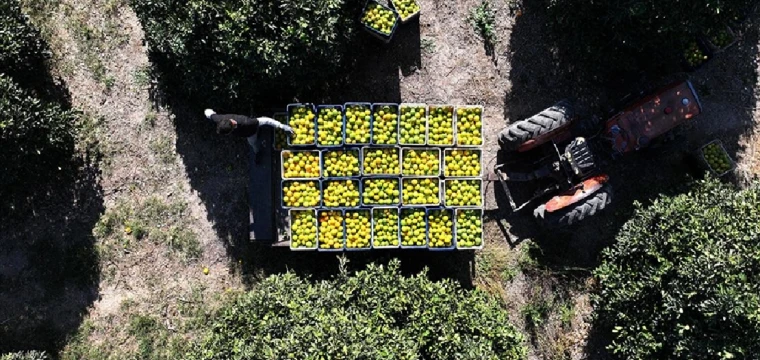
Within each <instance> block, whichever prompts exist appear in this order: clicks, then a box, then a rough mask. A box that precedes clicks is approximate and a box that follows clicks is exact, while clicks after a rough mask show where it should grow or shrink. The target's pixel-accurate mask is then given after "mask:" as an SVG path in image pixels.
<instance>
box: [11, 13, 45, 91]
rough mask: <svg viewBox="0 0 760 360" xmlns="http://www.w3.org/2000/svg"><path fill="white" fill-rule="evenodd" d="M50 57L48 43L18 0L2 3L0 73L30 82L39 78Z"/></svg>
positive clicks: (18, 80) (21, 81)
mask: <svg viewBox="0 0 760 360" xmlns="http://www.w3.org/2000/svg"><path fill="white" fill-rule="evenodd" d="M48 57H49V51H48V48H47V45H46V44H45V43H44V42H43V41H42V39H41V38H40V34H39V32H38V31H37V29H35V28H34V27H33V26H32V25H31V24H29V21H28V20H27V18H26V16H24V15H23V14H22V13H21V8H20V6H19V4H18V2H17V1H16V0H4V1H2V2H0V73H5V74H6V75H7V76H10V77H11V78H13V79H14V81H16V82H17V83H23V82H28V81H29V80H30V79H34V78H37V77H39V74H37V72H38V71H39V70H40V68H42V69H44V68H45V65H44V64H45V60H46V59H47V58H48ZM22 85H23V84H22ZM25 88H27V89H28V87H25Z"/></svg>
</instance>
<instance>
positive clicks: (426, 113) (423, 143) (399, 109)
mask: <svg viewBox="0 0 760 360" xmlns="http://www.w3.org/2000/svg"><path fill="white" fill-rule="evenodd" d="M402 108H423V109H425V127H424V128H425V129H424V130H425V135H424V137H423V138H424V140H423V142H422V143H420V144H409V143H402V142H401V129H402V126H401V109H402ZM398 112H399V122H398V143H399V145H401V146H425V145H427V135H428V106H427V104H420V103H401V104H399V107H398Z"/></svg>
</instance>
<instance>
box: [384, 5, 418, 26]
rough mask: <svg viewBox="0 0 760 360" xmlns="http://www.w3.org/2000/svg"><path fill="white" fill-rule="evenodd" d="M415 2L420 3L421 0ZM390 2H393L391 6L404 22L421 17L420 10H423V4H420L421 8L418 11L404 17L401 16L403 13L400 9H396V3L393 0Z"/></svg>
mask: <svg viewBox="0 0 760 360" xmlns="http://www.w3.org/2000/svg"><path fill="white" fill-rule="evenodd" d="M415 2H416V3H417V5H419V1H416V0H415ZM390 3H391V6H392V7H393V11H395V12H396V16H398V19H399V21H401V23H402V24H406V23H408V22H410V21H412V20H414V19H415V18H418V17H420V11H422V7H421V6H420V10H417V11H416V12H414V13H412V14H411V15H409V16H407V17H405V18H402V17H401V13H400V12H399V11H398V9H396V3H395V2H394V1H393V0H391V1H390Z"/></svg>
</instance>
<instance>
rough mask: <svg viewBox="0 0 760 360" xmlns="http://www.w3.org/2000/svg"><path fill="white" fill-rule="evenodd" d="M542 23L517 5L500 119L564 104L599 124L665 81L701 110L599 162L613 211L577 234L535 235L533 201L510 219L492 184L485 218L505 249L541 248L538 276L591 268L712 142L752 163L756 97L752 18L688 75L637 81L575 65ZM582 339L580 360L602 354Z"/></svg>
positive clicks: (692, 175)
mask: <svg viewBox="0 0 760 360" xmlns="http://www.w3.org/2000/svg"><path fill="white" fill-rule="evenodd" d="M551 21H552V19H550V18H549V16H548V14H547V12H546V9H545V4H544V2H543V1H538V0H524V1H523V14H522V15H521V16H519V17H517V18H516V19H515V24H514V27H513V28H512V34H511V38H510V43H509V49H510V52H509V53H508V58H509V61H510V64H511V70H510V74H509V78H510V80H511V82H512V89H511V91H510V92H509V93H508V94H507V95H506V96H505V111H504V118H505V120H507V121H508V122H510V123H511V122H515V121H518V120H521V119H524V118H527V117H529V116H532V115H533V114H535V113H538V112H539V111H541V110H543V109H545V108H547V107H549V106H551V105H552V104H554V103H556V102H557V101H559V100H561V99H564V98H570V99H572V100H573V101H574V103H575V104H576V106H577V112H578V113H579V115H580V117H581V118H585V117H588V116H591V115H598V116H601V117H602V118H603V119H606V118H607V117H606V115H607V111H608V109H609V108H610V107H612V106H614V104H615V103H616V102H617V100H618V99H620V98H622V97H624V96H625V95H627V94H629V93H634V94H636V93H638V92H639V91H641V90H647V89H648V90H651V89H654V88H656V87H658V86H662V85H665V84H667V83H669V82H671V81H674V80H690V81H691V82H692V83H693V85H694V87H695V88H696V92H697V93H698V94H699V96H700V99H701V102H702V104H703V108H704V109H703V113H702V114H701V115H699V116H698V117H697V118H695V119H694V120H693V121H691V122H689V123H687V124H685V125H683V126H682V127H681V129H678V133H679V136H677V137H676V139H675V140H674V141H672V142H669V143H667V144H665V145H664V146H662V147H660V148H652V149H646V150H642V151H640V152H637V153H634V154H630V155H626V156H625V157H622V158H619V159H616V160H614V161H612V160H607V161H603V162H602V165H601V168H602V170H603V171H604V172H605V173H607V174H608V175H609V176H610V181H611V183H612V186H613V189H614V198H613V203H612V204H611V207H609V208H608V209H607V210H605V211H604V212H603V213H602V214H600V215H597V216H595V217H593V218H591V219H587V220H585V221H584V222H583V223H582V224H580V225H578V226H574V227H571V228H568V229H564V230H547V229H545V228H543V227H541V226H540V225H539V224H538V223H537V222H536V221H534V220H533V219H532V217H533V216H532V212H533V209H535V207H536V206H538V205H539V204H540V202H536V203H535V204H534V205H531V206H529V207H527V208H526V209H524V210H523V212H522V213H518V214H512V213H511V210H510V205H509V202H508V201H507V198H506V195H505V193H504V192H503V190H502V189H501V186H500V184H499V183H498V182H494V183H493V187H494V188H493V191H494V193H495V194H494V195H495V197H496V200H497V203H498V206H499V209H498V210H495V211H492V214H493V215H494V216H502V222H503V223H504V224H505V225H503V226H501V227H502V231H503V233H504V235H505V237H506V238H507V239H509V241H510V242H513V243H519V242H520V241H522V240H523V239H532V240H533V241H535V242H536V243H537V244H539V245H540V247H541V252H540V254H538V257H539V259H540V261H541V263H542V265H544V266H546V267H548V268H554V269H564V268H587V269H589V270H591V269H593V268H594V267H595V266H596V265H598V263H599V260H600V259H599V257H600V254H601V252H602V250H603V249H604V248H605V247H608V246H610V245H611V244H613V243H614V241H615V237H616V236H617V234H618V233H619V231H620V230H621V228H622V227H623V225H624V224H625V223H626V221H627V220H628V219H630V218H631V217H632V216H633V215H634V214H635V212H636V207H637V205H636V204H643V205H644V206H645V205H646V204H648V203H650V202H651V201H652V200H654V199H656V198H658V197H660V196H674V195H678V194H684V193H686V192H688V190H689V184H690V183H691V182H692V181H693V180H695V179H699V178H702V177H704V174H705V169H704V168H703V167H702V166H701V164H700V162H699V161H698V157H697V151H698V149H699V148H700V147H701V146H702V145H704V144H706V143H707V142H709V141H711V140H713V139H720V140H721V141H722V143H723V145H724V146H725V147H726V150H727V151H728V152H729V155H730V156H731V157H732V158H734V159H736V160H739V159H740V158H742V157H747V156H749V157H751V156H752V154H753V152H754V150H753V149H754V147H755V145H754V144H752V143H751V141H750V142H749V143H748V142H747V141H746V140H745V139H746V138H748V137H749V136H750V135H751V134H752V133H753V131H754V121H753V111H755V107H756V104H757V99H758V94H757V93H756V91H757V90H756V89H757V86H758V84H757V73H756V71H757V58H758V48H757V43H758V26H757V24H758V12H757V11H755V12H754V13H753V14H752V15H751V16H750V19H749V20H748V21H747V23H745V24H744V26H743V27H742V29H741V38H740V40H739V42H738V43H737V44H735V45H733V46H732V47H730V48H728V49H726V50H725V51H724V52H722V53H720V54H718V55H717V56H715V57H714V58H713V59H712V60H711V61H710V62H708V63H707V64H706V65H705V66H703V67H702V68H700V69H698V70H697V71H696V72H684V71H682V70H679V69H678V64H665V66H659V64H644V65H658V66H647V67H648V68H650V69H651V68H654V67H659V68H662V69H665V70H663V72H661V73H653V72H646V73H645V72H643V69H639V68H631V69H629V71H628V72H618V73H615V74H605V73H603V72H599V69H596V68H594V67H592V66H589V65H588V64H586V63H584V62H583V61H582V60H581V59H583V54H579V53H578V51H579V50H578V48H577V47H575V46H573V44H567V43H562V42H559V41H556V40H555V38H554V37H553V36H552V34H551V33H550V29H548V28H547V26H546V24H550V23H551ZM652 61H655V60H654V59H652ZM600 157H601V158H609V157H608V156H606V155H604V156H600ZM740 170H741V166H740ZM744 170H749V169H744ZM736 173H737V174H740V175H736V176H734V175H729V176H727V177H726V178H724V180H725V181H730V182H735V183H741V182H743V181H746V180H747V179H746V176H743V175H741V173H740V172H738V171H737V172H736ZM530 192H532V191H530ZM546 200H547V199H546V198H544V199H543V201H546ZM592 333H593V334H597V335H599V336H597V335H593V336H592V337H593V338H592V339H590V342H589V347H588V348H587V353H588V354H589V356H592V355H599V356H603V355H604V354H606V353H605V350H604V346H605V345H606V343H607V339H606V338H605V337H604V336H603V335H601V334H603V333H605V331H604V330H603V329H597V330H595V331H593V332H592ZM592 357H595V356H592Z"/></svg>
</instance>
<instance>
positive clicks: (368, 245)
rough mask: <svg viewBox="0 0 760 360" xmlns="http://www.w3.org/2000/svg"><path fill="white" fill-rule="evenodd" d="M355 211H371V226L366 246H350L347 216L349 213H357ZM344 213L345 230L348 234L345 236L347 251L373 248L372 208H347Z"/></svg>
mask: <svg viewBox="0 0 760 360" xmlns="http://www.w3.org/2000/svg"><path fill="white" fill-rule="evenodd" d="M355 212H367V213H369V225H370V226H369V242H368V244H367V247H366V248H350V247H348V223H347V222H346V219H345V217H346V216H347V214H348V213H355ZM343 215H344V218H343V224H344V227H345V232H346V236H345V237H346V240H345V248H346V251H369V250H371V249H372V209H346V210H345V211H343Z"/></svg>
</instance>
